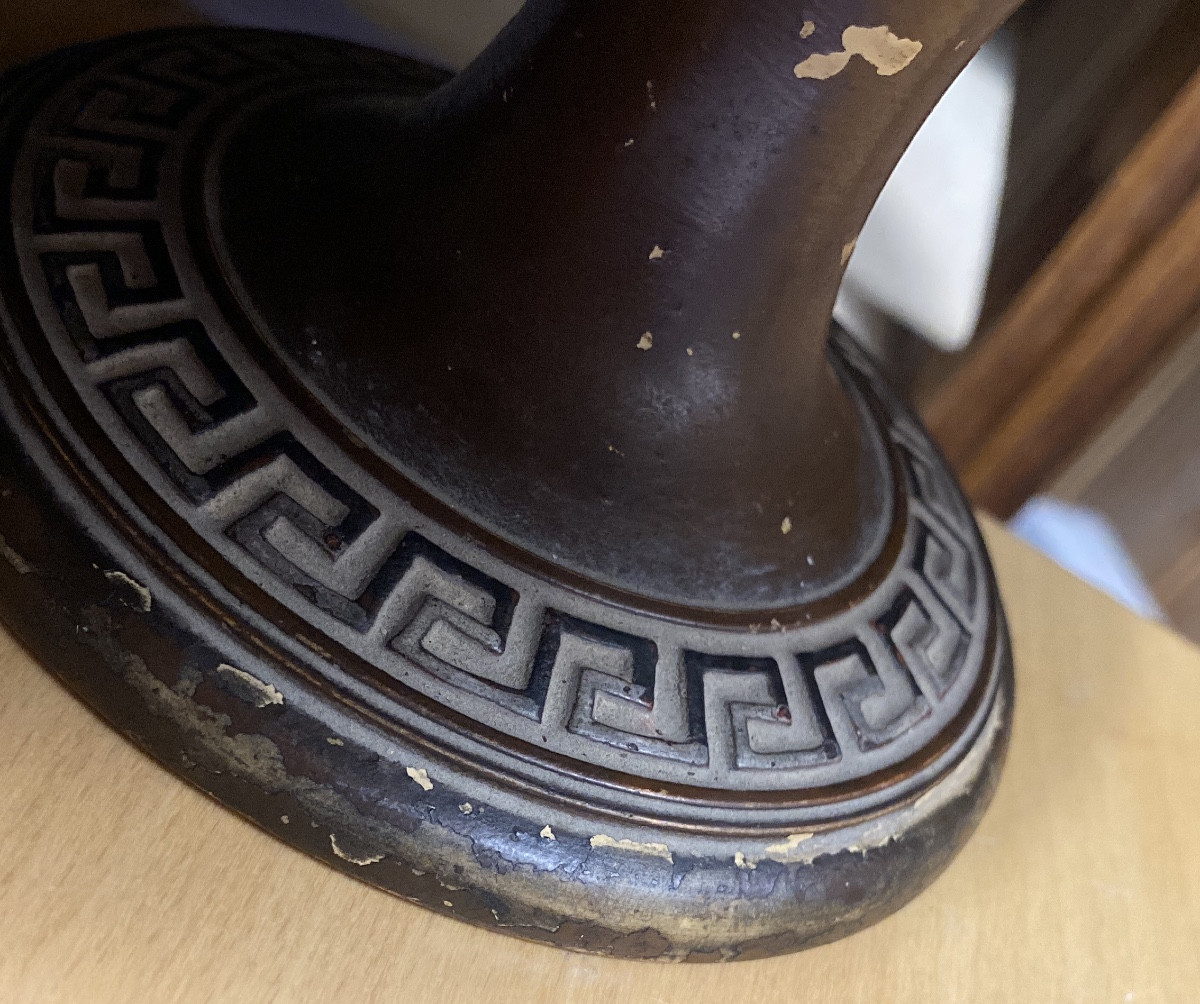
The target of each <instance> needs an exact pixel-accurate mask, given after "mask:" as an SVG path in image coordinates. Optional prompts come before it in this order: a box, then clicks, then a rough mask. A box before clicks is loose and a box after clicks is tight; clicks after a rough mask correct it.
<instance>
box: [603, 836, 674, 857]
mask: <svg viewBox="0 0 1200 1004" xmlns="http://www.w3.org/2000/svg"><path fill="white" fill-rule="evenodd" d="M588 843H590V844H591V845H592V847H593V848H601V847H611V848H612V849H613V850H615V851H629V852H631V853H633V854H648V855H650V856H651V857H656V858H662V859H663V860H664V861H670V862H671V863H672V864H674V863H675V858H674V857H672V855H671V849H670V848H669V847H667V845H666V844H642V843H638V842H637V841H636V840H624V839H622V840H616V839H614V838H613V837H610V836H608V835H607V834H605V833H597V834H596V835H595V836H594V837H592V839H591V840H589V841H588Z"/></svg>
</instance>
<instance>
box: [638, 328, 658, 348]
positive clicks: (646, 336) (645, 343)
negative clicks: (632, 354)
mask: <svg viewBox="0 0 1200 1004" xmlns="http://www.w3.org/2000/svg"><path fill="white" fill-rule="evenodd" d="M653 346H654V335H652V334H651V333H650V332H649V331H646V332H643V334H642V337H641V338H639V339H638V343H637V347H638V348H639V349H641V350H642V351H643V352H648V351H649V350H650V349H651V348H653Z"/></svg>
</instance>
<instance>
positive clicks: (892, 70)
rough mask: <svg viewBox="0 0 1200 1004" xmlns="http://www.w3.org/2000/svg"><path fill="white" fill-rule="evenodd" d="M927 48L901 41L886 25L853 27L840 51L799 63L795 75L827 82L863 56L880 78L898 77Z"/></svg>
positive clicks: (820, 54) (818, 53) (903, 39)
mask: <svg viewBox="0 0 1200 1004" xmlns="http://www.w3.org/2000/svg"><path fill="white" fill-rule="evenodd" d="M923 48H924V46H923V45H922V43H920V42H918V41H916V40H915V39H912V38H901V37H900V36H898V35H895V34H893V33H892V31H891V30H890V29H889V28H888V26H887V25H885V24H884V25H879V26H878V27H875V28H867V27H865V26H863V25H857V24H852V25H850V27H849V28H847V29H846V30H845V31H843V32H842V49H841V51H840V52H817V53H813V55H811V56H809V57H808V58H807V59H804V60H801V61H800V62H799V63H797V64H796V66H795V69H794V70H793V72H794V73H795V74H796V76H797V77H798V78H800V79H801V80H828V79H829V78H830V77H836V76H837V75H838V74H839V73H841V72H842V70H844V69H845V68H846V67H847V66H849V65H850V60H851V58H852V57H854V56H861V57H862V58H863V59H865V60H866V61H867V62H868V63H870V64H871V65H872V66H873V67H875V72H876V73H878V74H879V76H881V77H891V76H895V75H896V74H897V73H899V72H900V71H901V70H903V69H904V68H905V67H906V66H908V65H909V64H910V63H911V62H912V61H913V60H914V59H916V58H917V55H918V53H920V51H921V50H922V49H923Z"/></svg>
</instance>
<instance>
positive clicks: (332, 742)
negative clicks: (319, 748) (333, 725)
mask: <svg viewBox="0 0 1200 1004" xmlns="http://www.w3.org/2000/svg"><path fill="white" fill-rule="evenodd" d="M325 741H326V742H327V743H329V745H330V746H345V745H346V744H345V743H344V742H343V741H342V740H341V739H338V738H337V737H336V736H326V737H325Z"/></svg>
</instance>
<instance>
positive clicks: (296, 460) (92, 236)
mask: <svg viewBox="0 0 1200 1004" xmlns="http://www.w3.org/2000/svg"><path fill="white" fill-rule="evenodd" d="M381 60H382V61H383V62H385V63H386V62H387V61H386V60H384V59H383V57H381ZM369 62H370V61H369V60H366V61H365V62H364V57H361V56H357V55H356V56H350V55H346V54H345V53H344V51H343V50H341V49H340V48H337V47H334V46H329V45H325V44H319V43H314V44H312V45H309V46H303V47H300V46H297V45H296V44H295V43H292V44H289V45H287V46H275V45H273V44H271V43H269V42H266V41H264V40H262V39H253V38H247V37H245V36H237V35H233V36H231V37H230V39H229V40H228V41H227V42H225V41H223V42H221V43H220V44H218V43H217V42H216V41H215V40H214V39H213V38H212V37H211V36H207V37H205V38H203V39H201V38H197V39H196V40H195V41H189V42H187V43H186V44H184V43H181V42H179V41H178V40H174V41H172V42H171V43H170V44H166V43H164V42H163V41H161V40H160V41H158V42H148V43H145V45H144V47H143V48H141V49H137V50H134V51H132V52H129V51H128V50H127V51H126V52H125V54H124V55H123V56H121V57H119V58H118V57H112V58H110V59H109V60H108V62H106V63H101V64H99V65H98V66H96V67H95V68H93V69H92V70H90V71H88V72H86V73H84V74H82V75H80V76H78V77H76V78H74V79H73V80H71V81H70V82H69V83H68V84H66V85H65V86H64V87H63V89H62V90H61V91H60V93H59V94H58V96H57V97H56V98H55V100H54V101H53V102H50V103H48V104H47V105H46V106H45V108H44V110H43V112H42V117H41V119H40V121H38V122H37V123H35V124H34V126H33V127H32V128H31V129H30V131H29V133H28V134H27V135H26V137H24V139H23V142H24V143H25V147H24V149H23V150H22V151H21V154H20V158H19V160H18V165H19V166H18V171H17V174H16V178H17V183H16V185H15V190H14V193H13V200H14V201H13V212H14V216H13V219H14V226H15V232H16V235H17V244H18V250H19V252H20V253H21V254H22V255H23V263H22V267H23V269H24V274H25V277H26V284H27V287H28V292H29V296H30V299H31V302H33V304H34V307H35V310H37V311H38V314H39V317H40V319H41V323H42V325H43V328H44V330H45V333H46V337H47V338H48V339H49V340H50V343H51V347H52V348H53V350H54V352H55V353H56V355H57V357H58V359H59V360H60V362H61V363H62V365H63V366H64V368H65V369H66V370H67V373H68V376H69V377H70V379H71V380H72V382H73V384H74V386H75V388H76V390H77V391H78V393H79V395H80V397H81V398H82V399H83V400H84V401H85V403H86V404H87V405H88V407H89V409H90V410H91V412H92V413H93V414H94V415H95V416H96V419H97V421H98V422H99V423H100V425H101V427H102V428H103V429H105V431H106V432H107V433H108V434H109V435H111V436H112V437H113V439H114V441H115V442H116V443H117V444H118V445H119V446H125V445H126V444H128V449H127V453H128V455H129V459H130V460H131V461H132V462H133V463H134V464H135V465H136V466H138V468H139V470H140V471H144V476H145V479H146V481H147V483H148V484H149V485H150V486H151V487H152V488H154V489H155V490H156V491H158V492H159V493H160V494H162V496H163V497H164V498H165V499H166V500H167V501H168V502H169V503H170V504H171V505H172V506H174V507H175V509H176V510H177V511H178V512H180V513H181V514H183V515H184V516H185V517H186V518H187V519H188V521H189V522H190V523H191V525H192V526H193V527H195V528H196V530H197V532H198V533H200V534H201V535H202V536H204V537H205V538H206V539H207V540H209V541H210V542H211V543H212V544H213V546H214V547H216V548H217V549H218V550H219V551H220V552H221V553H222V554H224V555H225V556H226V557H227V558H229V560H230V561H231V562H233V563H234V564H235V565H236V566H237V567H239V568H241V569H242V570H243V571H244V572H245V573H246V574H247V575H249V576H250V577H251V578H252V579H253V580H254V581H256V582H258V583H259V584H260V585H262V586H263V587H264V588H267V589H268V590H269V591H271V592H272V593H273V595H275V596H276V597H277V598H279V599H281V600H282V601H283V602H284V603H286V604H287V605H288V606H290V607H291V608H293V609H294V610H296V611H297V612H298V613H299V614H300V615H301V616H303V617H305V618H306V619H308V620H309V621H310V622H312V623H313V624H316V625H319V626H322V627H323V628H324V629H325V630H326V631H327V633H328V634H329V635H330V637H332V638H334V639H335V640H336V641H338V642H339V643H341V644H344V645H346V646H347V647H349V648H350V649H351V650H353V651H355V652H356V653H357V654H359V655H360V656H362V657H363V658H365V659H367V660H368V661H369V662H371V663H372V664H374V665H375V666H377V667H379V668H381V669H383V670H384V671H385V672H387V673H389V674H391V675H392V676H394V677H396V678H397V679H399V680H401V681H402V682H404V683H405V684H407V685H409V686H412V687H415V688H417V689H419V690H422V691H424V692H425V693H426V694H428V695H430V696H432V697H434V698H435V699H437V700H438V701H441V702H442V703H444V704H446V705H449V706H452V707H454V708H456V709H458V710H460V711H463V712H465V713H467V714H469V715H472V716H474V717H476V718H482V717H484V716H486V719H487V721H488V724H489V725H490V726H492V727H493V728H495V727H500V728H502V729H504V730H505V731H508V732H509V733H510V734H512V735H514V736H516V737H518V738H521V739H525V740H527V741H530V742H533V743H536V744H538V745H541V746H544V747H547V748H550V749H555V750H558V751H560V752H565V753H567V755H570V756H574V757H576V758H579V759H582V760H585V761H588V762H591V763H595V764H598V765H603V766H611V767H615V768H618V769H621V770H624V771H627V772H630V773H636V774H641V775H643V776H645V777H649V778H660V779H666V780H684V781H687V782H689V783H693V784H700V785H709V786H713V787H726V788H750V789H767V788H805V787H813V786H816V785H823V784H828V783H834V782H842V781H846V780H853V779H854V778H859V777H863V776H865V775H868V774H871V773H873V772H875V771H877V770H880V769H882V768H884V767H886V766H888V765H890V764H891V763H894V762H896V761H897V760H899V759H901V758H902V757H903V756H905V755H907V753H908V752H910V751H911V750H913V749H914V748H920V745H921V744H923V743H924V742H926V741H928V740H929V739H930V738H931V737H932V736H933V735H935V734H936V733H937V732H938V731H939V730H940V729H941V728H943V727H944V725H945V724H946V723H947V722H948V721H949V720H950V719H951V718H953V716H954V715H955V714H956V713H957V711H958V710H959V709H960V708H961V707H962V705H963V703H964V701H965V700H966V696H967V694H968V693H969V692H970V691H971V689H972V687H973V685H974V683H975V681H976V680H977V679H978V676H979V674H980V673H981V672H984V671H985V670H986V667H984V665H983V662H984V658H985V651H986V647H987V646H986V638H985V635H986V633H987V624H988V616H989V614H988V603H989V599H988V596H987V592H988V588H987V584H986V580H985V573H984V571H983V567H984V566H983V558H982V555H981V553H980V551H979V549H978V545H977V543H976V538H975V535H974V531H973V527H972V524H971V517H970V514H969V512H968V511H967V510H966V508H965V506H964V505H963V503H962V501H961V499H960V498H959V497H958V495H957V493H955V492H954V491H953V489H951V488H949V487H947V485H946V481H945V478H944V476H943V475H942V473H941V471H940V467H939V461H938V460H937V459H936V457H935V456H934V455H933V454H932V452H931V451H930V449H929V447H928V445H927V443H926V441H925V439H924V437H923V435H922V434H921V433H920V431H919V430H918V429H917V428H916V427H915V425H914V424H912V422H911V420H909V419H908V418H907V417H906V416H904V415H903V414H900V413H893V415H892V418H891V423H890V426H889V430H888V435H889V437H890V439H891V442H892V448H893V449H894V450H896V451H898V455H899V457H900V458H901V460H902V467H903V468H904V470H905V476H906V477H907V478H908V479H909V482H910V483H909V489H910V504H909V516H908V520H909V523H908V527H907V536H906V541H905V544H904V548H903V552H902V554H901V557H900V560H899V562H898V563H897V566H896V568H895V569H894V570H893V571H892V573H891V574H890V576H889V578H888V579H887V581H886V583H885V584H884V586H883V587H882V588H881V589H880V590H879V591H878V593H877V595H876V596H875V597H872V598H871V599H870V600H869V601H868V603H867V604H864V607H863V608H862V609H860V610H857V611H854V612H853V613H852V614H849V615H845V616H843V617H841V618H840V619H839V618H835V619H834V620H833V621H832V622H827V623H825V624H822V625H817V624H814V625H811V626H805V627H800V628H795V629H789V630H772V629H770V628H764V629H763V630H762V631H760V632H728V631H724V632H720V631H716V630H714V631H710V632H702V631H697V630H696V629H695V628H692V629H687V628H681V627H678V626H672V625H670V624H664V623H662V622H660V621H657V620H655V619H653V618H649V617H646V618H640V619H639V618H638V617H637V616H636V615H629V614H628V613H627V612H619V611H615V610H612V611H610V610H609V609H608V608H607V607H606V606H605V605H604V604H602V603H599V602H598V601H592V600H586V599H580V598H579V597H573V598H571V597H567V596H565V595H563V596H559V595H558V594H557V593H556V592H555V590H554V589H553V587H547V586H542V587H538V586H537V585H536V584H535V583H533V582H532V580H529V579H528V578H527V577H524V575H523V573H520V572H518V571H517V570H515V569H507V568H506V567H505V566H503V565H500V564H499V563H497V562H496V561H495V560H494V559H489V562H484V561H482V560H478V556H477V555H475V552H469V551H464V547H463V546H462V545H456V543H455V540H454V538H453V537H452V536H450V535H449V534H446V533H442V532H441V531H440V530H439V529H438V528H437V527H435V526H431V525H429V524H428V522H427V521H425V522H423V517H419V516H418V515H417V514H415V513H414V512H412V511H411V510H410V509H408V508H407V507H406V506H405V505H404V504H403V503H401V502H399V501H398V500H397V499H395V498H394V497H393V496H392V495H391V493H389V492H388V491H387V490H386V489H385V488H384V487H383V486H381V485H379V484H377V483H376V482H374V481H373V480H372V479H370V478H369V477H368V476H367V475H366V474H364V473H363V472H361V471H357V470H356V469H353V468H352V467H351V463H350V461H349V460H348V459H346V458H344V457H341V456H340V455H338V456H337V457H336V458H335V459H330V458H331V456H333V454H331V451H330V448H329V446H328V442H327V441H326V440H324V439H323V437H322V434H321V433H320V431H319V430H318V429H316V428H314V427H313V426H311V424H310V423H308V422H307V421H306V420H305V419H304V417H303V416H301V415H299V413H298V412H296V411H295V409H294V408H292V407H290V406H289V405H288V403H287V402H286V401H284V400H283V399H282V397H280V396H278V395H277V394H273V393H272V391H271V389H270V388H269V387H267V386H265V384H264V381H265V377H264V375H263V374H262V373H261V372H259V371H258V370H257V369H256V368H255V367H253V365H252V364H251V363H249V362H248V361H247V357H246V356H245V355H239V354H238V353H237V352H236V350H233V349H230V348H229V346H230V345H231V344H232V341H231V340H232V339H233V335H232V333H231V332H229V331H228V330H227V329H226V328H225V327H224V326H223V322H222V320H221V317H220V314H219V312H218V311H217V309H216V307H215V306H214V305H213V304H212V303H211V302H209V301H206V300H205V299H204V295H203V292H202V291H201V292H197V291H196V290H195V289H192V288H190V287H189V283H188V282H187V281H185V280H186V276H187V275H188V274H189V271H188V270H189V269H191V270H192V272H194V271H195V269H194V266H192V265H191V263H190V261H189V259H188V257H187V252H186V241H185V240H184V239H183V237H182V236H180V234H179V232H178V230H179V225H178V223H176V222H175V220H176V219H177V216H178V214H177V211H176V208H175V207H174V206H173V205H172V204H171V198H172V196H171V195H170V194H169V193H167V191H166V189H167V187H168V186H167V185H165V184H164V183H163V181H162V172H163V170H164V164H166V163H167V161H168V160H169V158H170V157H171V156H172V155H173V151H174V154H175V155H178V151H179V150H180V149H182V148H183V147H184V146H186V144H187V142H188V141H189V138H190V137H191V136H192V135H194V133H195V128H196V126H197V125H198V123H199V122H201V121H203V120H204V119H205V117H206V116H207V115H208V114H209V112H208V111H207V109H208V108H209V107H215V106H216V105H217V104H218V103H219V102H222V101H224V100H225V99H226V97H227V96H228V95H230V94H234V93H236V92H237V90H238V88H244V87H246V86H248V85H249V84H250V83H253V82H254V81H261V80H263V79H264V77H268V76H272V75H274V76H278V75H280V74H293V75H294V74H296V73H298V72H300V71H303V72H305V73H307V74H314V73H316V72H318V71H325V70H328V71H332V72H335V73H341V74H346V73H347V72H350V73H357V74H359V75H362V74H364V73H368V74H369V73H371V72H373V71H372V69H371V67H370V65H368V64H369ZM387 65H389V66H392V72H393V74H394V73H395V69H394V64H390V63H388V64H387ZM20 165H24V167H23V168H22V167H21V166H20ZM22 186H26V187H22ZM191 286H192V287H195V286H196V283H195V281H194V280H193V281H192V283H191ZM185 287H188V288H187V289H186V290H185ZM197 288H199V287H197ZM843 355H844V356H846V357H847V358H849V359H850V362H851V364H852V365H856V364H855V361H854V358H853V352H852V350H850V349H848V348H843ZM858 365H861V364H858ZM885 404H886V402H885ZM335 467H337V469H335ZM485 565H486V567H483V566H485ZM698 642H703V644H698Z"/></svg>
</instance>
